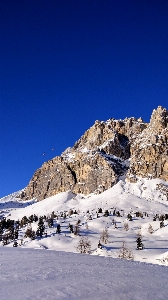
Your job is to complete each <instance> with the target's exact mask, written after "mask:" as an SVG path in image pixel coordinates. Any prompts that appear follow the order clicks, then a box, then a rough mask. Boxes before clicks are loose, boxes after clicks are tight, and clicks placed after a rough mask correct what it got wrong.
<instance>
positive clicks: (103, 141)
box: [21, 106, 168, 201]
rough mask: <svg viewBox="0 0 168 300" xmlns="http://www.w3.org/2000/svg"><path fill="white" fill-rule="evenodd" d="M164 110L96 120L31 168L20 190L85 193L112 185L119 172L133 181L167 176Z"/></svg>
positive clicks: (167, 115) (39, 194)
mask: <svg viewBox="0 0 168 300" xmlns="http://www.w3.org/2000/svg"><path fill="white" fill-rule="evenodd" d="M167 139H168V111H167V110H166V109H165V108H162V107H161V106H158V108H157V109H156V110H153V112H152V115H151V120H150V122H149V123H145V122H144V121H143V120H142V118H138V119H136V118H134V117H131V118H125V119H124V120H115V119H114V118H112V119H109V120H107V121H98V120H97V121H95V123H94V124H93V126H92V127H90V128H89V129H88V130H87V131H86V132H85V133H84V134H83V135H82V136H81V138H80V139H79V140H78V141H76V142H75V144H74V146H73V147H72V148H67V149H66V150H65V151H64V152H63V153H62V154H61V156H57V157H54V158H53V159H51V160H49V161H47V162H45V163H44V164H43V165H42V166H41V168H39V169H38V170H36V172H35V173H34V175H33V177H32V179H31V180H30V182H29V184H28V185H27V187H26V188H25V190H24V191H23V192H22V194H21V198H22V199H25V200H28V199H32V198H37V200H39V201H40V200H43V199H45V198H48V197H50V196H53V195H55V194H57V193H60V192H65V191H68V190H70V191H72V192H73V193H76V194H78V193H81V194H84V195H88V194H90V193H93V192H94V193H101V192H103V191H105V190H107V189H109V188H111V187H112V186H114V185H115V184H116V183H117V182H118V181H119V180H120V178H121V177H124V178H127V180H128V181H130V182H136V180H137V179H136V178H137V176H142V177H151V178H161V179H163V180H168V171H167V170H168V146H167Z"/></svg>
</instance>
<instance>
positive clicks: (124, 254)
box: [118, 241, 134, 260]
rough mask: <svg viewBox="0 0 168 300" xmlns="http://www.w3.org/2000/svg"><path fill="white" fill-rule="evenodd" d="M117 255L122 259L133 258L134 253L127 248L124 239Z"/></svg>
mask: <svg viewBox="0 0 168 300" xmlns="http://www.w3.org/2000/svg"><path fill="white" fill-rule="evenodd" d="M118 257H119V258H122V259H128V260H133V259H134V255H133V253H132V251H131V250H130V249H129V248H128V246H127V244H126V242H125V241H123V244H122V247H121V249H120V252H119V255H118Z"/></svg>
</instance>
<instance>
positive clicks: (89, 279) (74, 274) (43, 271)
mask: <svg viewBox="0 0 168 300" xmlns="http://www.w3.org/2000/svg"><path fill="white" fill-rule="evenodd" d="M0 268H1V273H0V295H1V300H16V299H17V300H23V299H25V300H28V299H29V300H30V299H33V300H38V299H40V300H51V299H54V300H56V299H59V300H60V299H64V300H78V299H81V300H82V299H83V300H84V299H90V300H99V299H103V300H109V299H115V300H124V299H130V300H131V299H132V300H136V299H137V300H140V299H142V300H153V299H167V288H168V272H167V268H166V267H162V266H155V265H150V264H148V265H147V264H145V263H137V262H130V261H123V260H120V259H113V258H107V257H106V258H104V257H98V256H90V255H87V254H74V253H65V252H59V251H45V250H33V249H20V248H14V249H11V248H5V247H3V248H1V249H0Z"/></svg>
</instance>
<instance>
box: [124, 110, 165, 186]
mask: <svg viewBox="0 0 168 300" xmlns="http://www.w3.org/2000/svg"><path fill="white" fill-rule="evenodd" d="M167 141H168V111H167V110H166V109H165V108H164V109H163V108H162V107H161V106H159V107H158V109H157V110H154V111H153V113H152V116H151V120H150V123H149V124H148V126H147V127H146V129H144V130H143V132H142V133H141V134H140V135H138V137H137V138H136V140H135V141H134V142H133V143H132V144H131V147H130V157H131V160H130V168H129V171H128V174H127V178H128V179H129V180H131V181H135V180H136V179H135V178H136V176H142V177H149V178H161V179H164V180H168V144H167Z"/></svg>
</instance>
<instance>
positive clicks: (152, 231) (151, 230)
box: [148, 224, 154, 234]
mask: <svg viewBox="0 0 168 300" xmlns="http://www.w3.org/2000/svg"><path fill="white" fill-rule="evenodd" d="M148 232H149V233H150V234H152V233H154V229H153V227H152V225H151V224H149V226H148Z"/></svg>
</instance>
